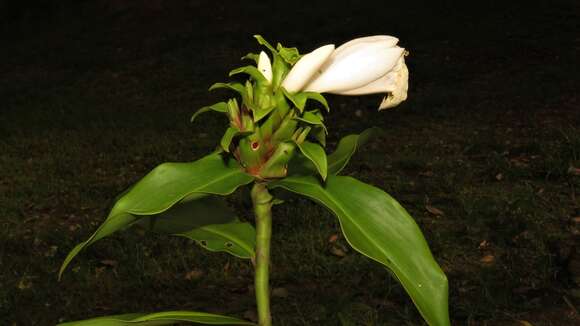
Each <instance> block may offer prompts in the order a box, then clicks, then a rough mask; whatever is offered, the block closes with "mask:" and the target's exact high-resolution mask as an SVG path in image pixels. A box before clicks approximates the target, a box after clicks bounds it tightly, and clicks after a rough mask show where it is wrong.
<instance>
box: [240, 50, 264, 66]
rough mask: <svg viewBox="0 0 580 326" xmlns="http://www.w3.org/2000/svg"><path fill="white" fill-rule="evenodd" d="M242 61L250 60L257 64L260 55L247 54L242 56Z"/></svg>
mask: <svg viewBox="0 0 580 326" xmlns="http://www.w3.org/2000/svg"><path fill="white" fill-rule="evenodd" d="M241 59H242V60H252V61H254V62H255V63H256V64H258V61H259V60H260V55H259V54H257V53H251V52H250V53H248V54H246V55H245V56H243V57H242V58H241Z"/></svg>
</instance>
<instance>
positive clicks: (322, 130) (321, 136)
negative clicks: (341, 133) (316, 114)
mask: <svg viewBox="0 0 580 326" xmlns="http://www.w3.org/2000/svg"><path fill="white" fill-rule="evenodd" d="M327 134H328V131H327V130H326V127H325V126H318V127H314V128H312V136H313V137H314V138H315V139H316V140H318V142H319V143H320V145H322V147H326V135H327Z"/></svg>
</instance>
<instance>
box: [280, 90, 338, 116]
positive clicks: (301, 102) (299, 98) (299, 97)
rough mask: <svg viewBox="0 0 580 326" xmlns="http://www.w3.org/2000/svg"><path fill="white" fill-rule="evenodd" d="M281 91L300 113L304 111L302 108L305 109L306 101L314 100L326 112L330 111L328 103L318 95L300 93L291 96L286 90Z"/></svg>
mask: <svg viewBox="0 0 580 326" xmlns="http://www.w3.org/2000/svg"><path fill="white" fill-rule="evenodd" d="M282 91H283V92H284V95H285V96H286V97H287V98H288V99H289V100H290V101H291V102H292V103H294V106H296V107H297V108H298V109H299V110H300V112H302V111H304V108H305V107H306V101H308V100H315V101H317V102H319V103H320V104H322V106H324V108H325V109H326V111H330V107H329V106H328V102H326V99H325V98H324V96H322V95H321V94H320V93H315V92H300V93H296V94H291V93H289V92H288V91H287V90H285V89H284V88H282Z"/></svg>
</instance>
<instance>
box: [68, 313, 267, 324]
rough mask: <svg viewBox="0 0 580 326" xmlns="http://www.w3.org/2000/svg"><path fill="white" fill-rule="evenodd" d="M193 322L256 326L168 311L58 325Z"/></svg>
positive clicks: (231, 319) (208, 315)
mask: <svg viewBox="0 0 580 326" xmlns="http://www.w3.org/2000/svg"><path fill="white" fill-rule="evenodd" d="M182 322H191V323H199V324H206V325H256V324H254V323H251V322H249V321H245V320H242V319H238V318H234V317H228V316H222V315H216V314H208V313H204V312H195V311H167V312H157V313H152V314H143V313H134V314H123V315H116V316H108V317H97V318H92V319H87V320H82V321H72V322H66V323H61V324H58V325H59V326H132V325H135V326H137V325H139V326H158V325H173V324H176V323H182Z"/></svg>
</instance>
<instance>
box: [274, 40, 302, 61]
mask: <svg viewBox="0 0 580 326" xmlns="http://www.w3.org/2000/svg"><path fill="white" fill-rule="evenodd" d="M276 48H277V50H278V53H279V54H280V57H282V59H284V61H286V62H287V63H289V64H291V65H294V64H296V62H298V60H300V53H299V52H298V49H297V48H286V47H284V46H283V45H282V44H280V43H278V44H277V46H276Z"/></svg>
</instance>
